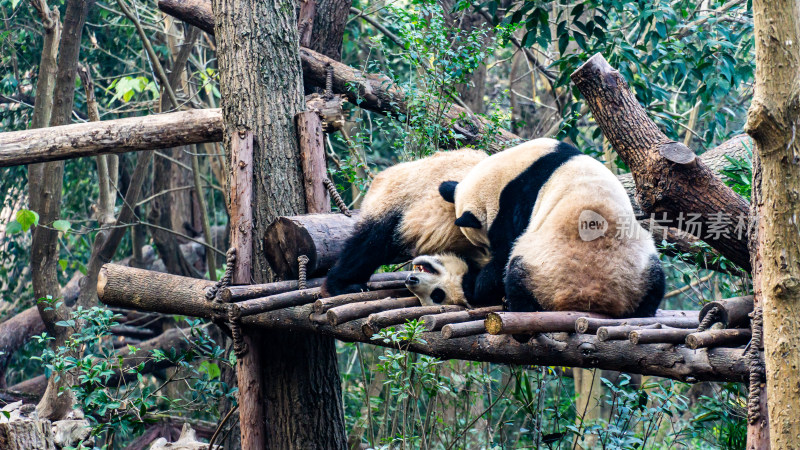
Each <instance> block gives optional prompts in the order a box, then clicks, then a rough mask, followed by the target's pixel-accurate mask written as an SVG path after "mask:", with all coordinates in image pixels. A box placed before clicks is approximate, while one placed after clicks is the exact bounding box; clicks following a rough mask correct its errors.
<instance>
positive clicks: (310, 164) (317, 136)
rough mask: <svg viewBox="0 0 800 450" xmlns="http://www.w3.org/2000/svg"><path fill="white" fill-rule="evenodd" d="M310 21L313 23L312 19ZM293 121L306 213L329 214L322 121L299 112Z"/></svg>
mask: <svg viewBox="0 0 800 450" xmlns="http://www.w3.org/2000/svg"><path fill="white" fill-rule="evenodd" d="M307 4H311V5H313V4H314V0H306V2H305V3H303V5H307ZM312 14H313V8H312ZM311 20H312V21H313V17H312V19H311ZM301 25H302V24H301ZM309 31H310V26H309ZM295 120H296V121H297V136H298V139H299V140H300V163H301V164H302V166H303V186H304V187H305V190H306V206H307V207H308V212H309V213H322V212H330V210H331V206H330V205H331V199H330V197H329V195H328V190H327V189H325V186H324V185H323V184H322V180H323V179H325V178H327V177H328V175H327V173H328V171H327V167H326V164H325V136H324V135H323V134H322V120H321V119H320V118H319V115H317V113H316V112H314V111H304V112H301V113H299V114H298V115H297V116H296V117H295Z"/></svg>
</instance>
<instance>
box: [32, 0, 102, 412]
mask: <svg viewBox="0 0 800 450" xmlns="http://www.w3.org/2000/svg"><path fill="white" fill-rule="evenodd" d="M88 10H89V1H88V0H67V2H66V10H65V13H64V28H63V31H62V35H61V41H60V43H59V47H58V55H59V58H58V69H57V72H56V81H55V86H54V88H53V112H52V115H51V117H50V125H51V126H58V125H66V124H67V123H69V122H70V116H71V114H72V104H73V100H74V95H75V77H76V76H77V75H78V72H77V68H78V54H79V53H80V44H81V36H82V34H83V25H84V23H85V21H86V14H87V12H88ZM38 175H40V176H41V178H40V179H39V180H35V179H31V180H29V183H37V184H38V185H39V187H38V189H37V194H38V198H33V197H32V198H31V207H32V208H33V209H34V210H35V211H37V212H38V213H39V225H45V226H48V227H50V226H51V225H52V223H53V221H55V220H57V219H58V216H59V213H60V210H61V189H62V185H63V180H64V163H63V162H50V163H45V164H44V165H43V166H42V170H41V173H40V174H38ZM31 275H32V279H33V292H34V298H37V299H39V298H42V297H45V296H47V295H51V296H53V297H54V298H55V297H56V296H57V295H58V293H59V292H60V286H59V283H58V231H56V230H54V229H52V228H46V227H44V226H37V227H36V228H35V229H34V230H33V239H32V242H31ZM59 310H60V312H61V313H63V312H64V311H63V307H62V308H58V309H53V308H51V309H50V310H47V303H44V304H42V303H40V304H39V313H40V314H41V315H42V320H43V321H44V322H45V325H46V326H47V328H48V331H50V332H51V334H52V335H53V336H55V340H54V341H53V343H52V345H55V346H58V345H60V344H62V343H63V342H64V336H63V334H64V332H65V329H61V330H59V329H57V328H56V327H55V326H54V324H55V321H56V320H57V314H58V313H59ZM65 383H66V377H61V379H60V381H58V382H56V381H55V377H51V380H50V382H48V385H47V391H46V392H45V395H44V397H43V398H42V401H41V402H39V404H38V405H37V408H36V409H37V412H38V413H39V417H42V418H47V419H58V418H61V417H62V416H63V415H64V414H66V413H67V412H68V411H69V409H70V407H71V406H72V401H73V400H72V395H71V394H70V393H69V392H66V393H61V392H59V390H60V389H59V388H60V386H61V385H65Z"/></svg>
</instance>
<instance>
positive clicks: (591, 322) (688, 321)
mask: <svg viewBox="0 0 800 450" xmlns="http://www.w3.org/2000/svg"><path fill="white" fill-rule="evenodd" d="M689 312H690V313H695V314H696V313H697V312H696V311H689ZM653 324H661V325H664V326H667V327H672V328H695V329H696V328H697V326H698V325H700V322H699V321H698V320H697V318H696V317H686V316H680V315H679V316H656V317H637V318H632V319H596V318H591V317H581V318H579V319H578V320H576V321H575V332H576V333H578V334H583V333H595V332H597V329H598V328H600V327H616V326H620V325H635V326H641V325H653Z"/></svg>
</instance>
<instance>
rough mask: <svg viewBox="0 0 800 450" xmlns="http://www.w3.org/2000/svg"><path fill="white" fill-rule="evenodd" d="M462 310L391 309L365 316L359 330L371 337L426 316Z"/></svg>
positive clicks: (432, 308)
mask: <svg viewBox="0 0 800 450" xmlns="http://www.w3.org/2000/svg"><path fill="white" fill-rule="evenodd" d="M463 310H464V307H463V306H457V305H441V306H417V307H412V308H402V309H393V310H390V311H383V312H379V313H373V314H370V315H369V316H367V321H366V322H364V325H363V326H362V327H361V330H362V331H363V332H364V334H365V335H366V336H367V337H372V335H373V334H375V333H377V332H378V331H380V330H382V329H383V328H386V327H390V326H392V325H398V324H402V323H405V322H406V321H408V320H413V319H419V318H420V317H422V316H424V315H426V314H441V313H447V312H455V311H463Z"/></svg>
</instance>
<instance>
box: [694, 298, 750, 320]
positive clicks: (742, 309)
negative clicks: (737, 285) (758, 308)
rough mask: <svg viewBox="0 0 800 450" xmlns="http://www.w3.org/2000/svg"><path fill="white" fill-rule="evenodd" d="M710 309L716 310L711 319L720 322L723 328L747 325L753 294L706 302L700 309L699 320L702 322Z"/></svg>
mask: <svg viewBox="0 0 800 450" xmlns="http://www.w3.org/2000/svg"><path fill="white" fill-rule="evenodd" d="M715 308H716V309H715ZM712 310H713V311H716V312H715V313H714V314H716V316H715V317H714V319H713V321H714V322H719V323H721V324H722V327H723V328H739V327H749V326H750V313H751V312H753V296H752V295H747V296H744V297H733V298H726V299H723V300H715V301H712V302H708V303H706V304H705V305H703V308H702V309H701V310H700V315H699V318H700V321H701V322H702V321H703V319H705V318H706V316H707V315H708V314H709V313H711V312H712Z"/></svg>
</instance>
